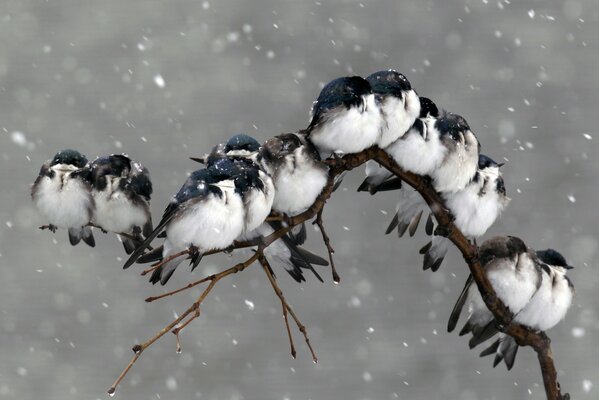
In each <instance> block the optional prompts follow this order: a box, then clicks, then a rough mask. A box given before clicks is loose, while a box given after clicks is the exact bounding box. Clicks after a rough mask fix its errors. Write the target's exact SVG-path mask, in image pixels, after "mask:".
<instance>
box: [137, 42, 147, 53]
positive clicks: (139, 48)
mask: <svg viewBox="0 0 599 400" xmlns="http://www.w3.org/2000/svg"><path fill="white" fill-rule="evenodd" d="M137 49H138V50H139V51H144V50H145V49H146V45H145V44H143V43H137Z"/></svg>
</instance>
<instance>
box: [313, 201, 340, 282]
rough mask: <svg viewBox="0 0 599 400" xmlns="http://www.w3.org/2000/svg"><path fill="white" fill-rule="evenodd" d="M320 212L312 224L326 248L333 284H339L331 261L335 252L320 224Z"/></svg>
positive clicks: (322, 225)
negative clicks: (316, 228)
mask: <svg viewBox="0 0 599 400" xmlns="http://www.w3.org/2000/svg"><path fill="white" fill-rule="evenodd" d="M322 211H323V209H322V208H321V209H320V211H318V214H317V215H316V220H315V221H314V224H316V226H318V229H319V230H320V234H321V235H322V241H323V242H324V245H325V246H326V248H327V253H329V262H330V264H331V274H332V275H333V282H335V283H339V282H340V281H341V278H340V277H339V274H338V273H337V269H336V268H335V261H334V260H333V253H334V252H335V249H333V246H331V240H330V239H329V235H327V232H326V231H325V230H324V224H323V222H322Z"/></svg>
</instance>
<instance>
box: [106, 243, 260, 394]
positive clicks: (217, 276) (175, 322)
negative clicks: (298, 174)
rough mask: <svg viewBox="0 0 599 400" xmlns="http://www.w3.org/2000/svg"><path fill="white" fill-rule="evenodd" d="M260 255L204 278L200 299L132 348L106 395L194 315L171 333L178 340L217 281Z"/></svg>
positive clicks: (256, 253) (198, 312)
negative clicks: (148, 352) (149, 350)
mask: <svg viewBox="0 0 599 400" xmlns="http://www.w3.org/2000/svg"><path fill="white" fill-rule="evenodd" d="M261 253H262V247H258V250H257V251H256V252H255V253H254V254H253V255H252V256H251V257H250V258H249V259H247V260H246V261H244V262H242V263H239V264H236V265H234V266H233V267H231V268H229V269H226V270H224V271H221V272H219V273H218V274H214V275H210V276H208V277H206V278H205V279H204V282H208V281H210V283H209V284H208V286H207V287H206V289H204V291H203V292H202V294H201V295H200V297H198V299H197V300H196V301H195V302H194V303H193V304H192V305H191V306H190V307H189V308H188V309H187V310H185V311H184V312H183V314H181V315H180V316H179V317H177V318H175V320H173V321H172V322H171V323H170V324H168V325H167V326H165V327H164V328H162V329H161V330H160V331H159V332H158V333H156V334H155V335H154V336H152V337H151V338H150V339H148V340H147V341H145V342H144V343H142V344H137V345H135V346H133V352H134V353H135V354H134V355H133V358H132V359H131V361H130V362H129V364H127V366H126V367H125V369H124V370H123V372H121V374H120V375H119V377H118V378H117V379H116V381H115V382H114V383H113V384H112V386H111V387H110V388H109V389H108V394H109V395H114V393H115V392H116V387H117V386H118V385H119V383H121V381H122V380H123V378H125V376H126V375H127V372H129V370H130V369H131V367H132V366H133V364H135V362H136V361H137V359H138V358H139V357H140V356H141V353H143V351H144V350H145V349H147V348H148V347H150V346H151V345H152V344H153V343H154V342H155V341H157V340H158V339H160V338H161V337H162V336H164V335H165V334H166V333H167V332H169V331H171V330H172V329H174V328H176V327H177V326H178V325H179V323H180V322H181V321H183V320H184V319H185V318H186V317H187V316H188V315H190V314H191V313H194V315H193V316H192V317H191V318H190V320H188V321H186V322H185V323H184V324H183V325H181V326H180V327H178V328H177V329H175V331H176V332H173V333H175V335H176V336H177V338H178V335H179V332H180V331H181V330H182V329H183V328H185V327H186V326H187V325H188V324H189V323H190V322H191V321H192V320H194V319H195V318H197V317H198V316H199V315H200V311H199V310H200V306H201V304H202V302H203V301H204V300H205V299H206V296H208V294H209V293H210V291H211V290H212V289H213V288H214V286H215V285H216V283H217V282H218V281H220V280H221V279H223V278H224V277H226V276H229V275H231V274H235V273H237V272H240V271H243V270H244V269H246V268H247V267H249V266H250V265H251V264H252V263H254V261H256V260H257V259H258V257H259V254H261Z"/></svg>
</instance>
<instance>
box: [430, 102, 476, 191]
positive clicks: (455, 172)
mask: <svg viewBox="0 0 599 400" xmlns="http://www.w3.org/2000/svg"><path fill="white" fill-rule="evenodd" d="M427 128H430V126H427ZM434 128H435V129H436V130H437V131H439V132H440V133H441V142H442V143H443V147H444V148H446V149H447V150H446V153H445V157H444V158H443V160H442V163H441V165H440V166H439V167H438V168H436V169H434V170H433V171H432V173H431V174H430V176H431V178H432V179H433V187H434V188H435V190H437V192H440V193H452V192H456V191H458V190H462V189H464V187H466V185H467V184H468V183H469V182H470V180H471V179H472V178H473V177H474V174H475V173H476V167H477V162H478V154H479V151H480V143H479V142H478V139H477V138H476V135H475V134H474V133H473V132H472V131H471V130H470V126H469V125H468V122H466V120H465V119H464V118H463V117H462V116H460V115H457V114H453V113H450V112H447V111H444V112H442V113H441V114H440V115H439V117H438V118H437V119H436V120H435V122H434Z"/></svg>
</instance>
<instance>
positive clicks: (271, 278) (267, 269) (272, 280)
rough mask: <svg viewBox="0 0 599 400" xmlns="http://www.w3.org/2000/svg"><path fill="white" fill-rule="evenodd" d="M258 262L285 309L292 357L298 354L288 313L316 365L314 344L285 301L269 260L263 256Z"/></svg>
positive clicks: (284, 316)
mask: <svg viewBox="0 0 599 400" xmlns="http://www.w3.org/2000/svg"><path fill="white" fill-rule="evenodd" d="M258 261H260V264H261V265H262V269H263V270H264V272H265V273H266V276H267V277H268V280H269V281H270V284H271V286H272V288H273V290H274V291H275V293H276V295H277V296H278V297H279V300H281V306H282V308H283V319H284V320H285V327H286V328H287V335H288V336H289V345H290V346H291V356H292V357H293V358H295V355H296V353H295V347H294V346H293V337H292V336H291V330H290V329H289V320H288V317H287V313H289V314H290V315H291V318H293V320H294V321H295V324H296V325H297V329H299V331H300V332H301V333H302V334H303V335H304V340H305V341H306V345H307V346H308V349H310V353H311V354H312V361H314V363H317V362H318V357H317V356H316V352H315V351H314V349H313V348H312V344H311V343H310V339H309V338H308V333H307V331H306V327H305V326H304V325H303V324H302V323H301V321H300V320H299V318H298V317H297V315H296V314H295V312H294V311H293V309H292V308H291V306H290V305H289V303H287V300H286V299H285V296H284V295H283V291H282V290H281V288H280V287H279V285H278V284H277V281H276V280H275V278H274V276H272V273H271V268H270V264H269V263H268V260H266V257H264V256H263V255H262V256H260V257H259V258H258Z"/></svg>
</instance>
